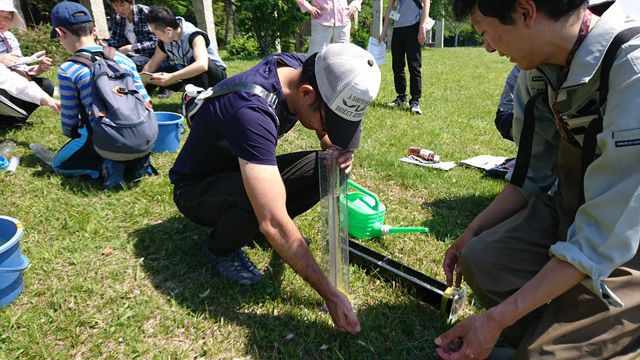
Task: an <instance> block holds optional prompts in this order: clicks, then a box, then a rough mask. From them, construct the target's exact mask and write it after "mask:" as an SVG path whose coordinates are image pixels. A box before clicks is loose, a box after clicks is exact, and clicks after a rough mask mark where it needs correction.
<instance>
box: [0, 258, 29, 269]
mask: <svg viewBox="0 0 640 360" xmlns="http://www.w3.org/2000/svg"><path fill="white" fill-rule="evenodd" d="M28 267H29V260H28V259H27V258H26V257H24V255H22V264H20V266H18V267H14V268H0V273H3V272H18V271H23V270H24V269H26V268H28Z"/></svg>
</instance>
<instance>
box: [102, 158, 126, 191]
mask: <svg viewBox="0 0 640 360" xmlns="http://www.w3.org/2000/svg"><path fill="white" fill-rule="evenodd" d="M126 168H127V166H126V165H125V164H124V163H121V162H119V161H113V160H105V161H104V162H103V163H102V186H103V187H104V188H105V189H114V188H116V187H120V186H122V185H123V183H124V171H125V169H126Z"/></svg>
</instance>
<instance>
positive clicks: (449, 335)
mask: <svg viewBox="0 0 640 360" xmlns="http://www.w3.org/2000/svg"><path fill="white" fill-rule="evenodd" d="M502 330H503V326H502V325H501V324H500V322H499V321H498V320H497V319H496V318H495V317H494V315H493V312H492V311H491V310H489V311H487V312H485V313H482V314H479V315H474V316H471V317H468V318H466V319H464V320H463V321H461V322H460V323H458V324H457V325H456V326H454V327H453V328H452V329H451V330H449V331H447V332H445V333H444V334H442V335H440V336H439V337H438V338H437V339H436V340H435V341H434V342H435V344H436V345H437V346H438V348H437V349H436V351H437V353H438V355H439V356H440V358H442V359H447V360H461V359H486V358H487V357H488V356H489V354H490V353H491V350H493V347H494V346H495V345H496V342H497V341H498V337H499V336H500V333H501V332H502Z"/></svg>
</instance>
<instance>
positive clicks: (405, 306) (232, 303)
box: [134, 216, 445, 359]
mask: <svg viewBox="0 0 640 360" xmlns="http://www.w3.org/2000/svg"><path fill="white" fill-rule="evenodd" d="M207 233H208V231H207V229H205V228H203V227H200V226H198V225H195V224H193V223H191V222H190V221H189V220H187V219H184V218H182V217H180V216H177V217H171V218H168V219H166V220H164V221H163V222H160V223H157V224H151V225H149V226H147V227H144V228H141V229H138V230H136V231H135V232H134V236H135V238H136V242H135V244H134V249H135V254H136V256H138V257H140V258H144V261H143V268H144V270H145V272H146V273H147V276H148V278H149V279H150V281H151V282H152V284H153V286H154V287H155V288H156V289H157V290H159V291H160V292H161V293H163V294H164V295H165V296H167V297H168V298H171V299H172V301H175V302H176V303H177V304H179V305H180V306H182V307H184V308H186V309H188V310H190V311H191V312H193V313H194V314H201V313H206V314H208V315H209V316H211V318H212V320H213V321H214V322H216V323H218V322H220V321H224V322H232V323H234V324H236V325H239V326H241V327H244V328H246V329H248V334H249V335H248V339H247V345H246V348H245V351H246V352H247V353H248V354H252V355H253V356H256V357H257V358H272V357H273V358H326V357H331V358H336V357H337V358H349V359H358V358H361V359H365V358H370V357H382V358H388V357H393V358H398V357H400V358H408V357H410V356H411V357H414V356H416V355H420V356H421V358H430V357H432V355H433V354H435V352H434V345H433V339H434V338H435V337H436V336H437V335H439V334H440V333H441V332H442V331H443V330H444V328H445V325H444V323H443V318H442V317H441V316H440V315H439V313H438V312H437V311H435V310H434V309H432V308H430V307H428V306H426V305H424V304H421V303H420V302H418V301H415V300H411V299H409V301H408V302H406V303H401V304H392V305H389V304H385V303H384V300H381V302H380V303H376V302H375V299H366V300H367V302H369V303H374V305H368V306H366V307H365V308H363V309H360V310H359V311H358V317H359V319H360V321H361V324H362V332H361V333H360V334H359V335H357V336H352V335H349V334H346V333H344V332H340V331H338V330H336V329H334V328H333V327H332V326H329V325H328V323H327V322H318V321H317V319H316V318H315V316H314V317H313V318H311V319H304V320H301V319H300V318H299V317H296V316H294V315H290V314H287V313H284V312H283V313H281V312H280V310H279V307H280V305H273V301H274V300H276V299H278V300H279V301H283V302H286V303H294V304H297V306H300V307H305V308H310V309H314V308H315V309H317V311H318V313H317V314H318V316H320V317H321V316H323V315H322V314H321V313H320V307H321V305H322V303H321V301H320V300H319V297H315V296H314V297H312V298H309V297H308V296H305V295H300V296H298V295H297V294H296V295H293V296H292V295H291V294H290V293H286V292H281V286H282V275H283V271H284V266H286V265H285V264H284V263H283V262H282V260H281V259H280V258H279V256H278V255H277V254H275V252H273V251H272V252H271V258H270V261H269V264H268V266H267V267H266V269H262V271H263V274H264V277H263V280H262V281H261V282H260V283H258V284H257V285H255V286H251V287H246V286H241V285H236V284H233V283H230V282H228V281H226V280H224V279H223V278H221V277H220V275H219V274H218V273H217V272H216V271H215V270H214V269H213V268H212V267H211V265H210V264H209V263H208V262H207V260H206V259H205V257H204V256H203V255H202V253H201V249H202V247H203V246H204V243H205V239H206V237H207ZM266 251H271V250H266ZM247 308H249V309H250V310H245V309H247ZM256 308H257V310H254V309H256ZM326 316H328V315H326ZM288 334H293V335H294V337H293V338H292V339H287V335H288ZM390 339H391V340H390ZM433 358H435V357H433Z"/></svg>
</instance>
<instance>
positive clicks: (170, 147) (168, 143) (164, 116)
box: [153, 111, 185, 152]
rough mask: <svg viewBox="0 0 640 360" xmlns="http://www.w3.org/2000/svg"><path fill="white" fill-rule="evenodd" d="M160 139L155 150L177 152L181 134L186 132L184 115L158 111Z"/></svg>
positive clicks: (157, 119) (154, 147)
mask: <svg viewBox="0 0 640 360" xmlns="http://www.w3.org/2000/svg"><path fill="white" fill-rule="evenodd" d="M155 114H156V121H157V122H158V139H157V140H156V143H155V145H154V146H153V152H175V151H178V149H179V148H180V136H181V135H182V134H184V133H185V128H184V124H183V121H184V117H183V116H182V115H180V114H178V113H173V112H167V111H156V112H155Z"/></svg>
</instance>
